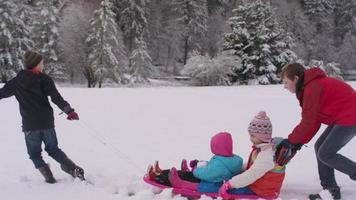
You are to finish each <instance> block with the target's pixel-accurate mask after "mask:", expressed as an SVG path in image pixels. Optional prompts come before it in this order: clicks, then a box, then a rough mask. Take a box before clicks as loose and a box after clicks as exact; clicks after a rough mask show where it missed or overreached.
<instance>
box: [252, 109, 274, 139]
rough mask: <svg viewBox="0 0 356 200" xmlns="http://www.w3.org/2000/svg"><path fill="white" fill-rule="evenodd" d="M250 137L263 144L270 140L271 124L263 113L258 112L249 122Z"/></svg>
mask: <svg viewBox="0 0 356 200" xmlns="http://www.w3.org/2000/svg"><path fill="white" fill-rule="evenodd" d="M248 132H249V134H250V135H253V136H255V137H257V138H258V139H260V140H262V141H263V142H269V141H271V139H272V123H271V121H270V120H269V118H268V117H267V114H266V112H265V111H260V112H259V113H258V114H257V115H256V116H255V117H254V118H253V119H252V121H251V122H250V124H249V126H248Z"/></svg>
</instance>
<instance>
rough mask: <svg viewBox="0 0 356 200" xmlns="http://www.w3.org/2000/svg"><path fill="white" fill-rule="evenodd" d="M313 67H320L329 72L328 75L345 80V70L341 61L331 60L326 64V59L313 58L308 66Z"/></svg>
mask: <svg viewBox="0 0 356 200" xmlns="http://www.w3.org/2000/svg"><path fill="white" fill-rule="evenodd" d="M311 67H319V68H320V69H322V70H323V71H324V72H325V73H326V74H327V76H329V77H334V78H337V79H340V80H343V77H342V74H343V72H342V71H341V69H340V64H339V63H336V62H330V63H327V64H326V65H324V61H322V60H311V61H310V62H309V65H308V67H307V68H311Z"/></svg>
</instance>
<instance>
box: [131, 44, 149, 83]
mask: <svg viewBox="0 0 356 200" xmlns="http://www.w3.org/2000/svg"><path fill="white" fill-rule="evenodd" d="M135 46H136V47H137V48H136V49H135V50H133V51H132V55H131V57H130V60H132V69H133V73H132V78H131V79H132V80H133V82H134V83H147V82H149V80H148V78H149V77H150V75H151V73H152V59H151V57H150V55H149V54H148V53H147V47H146V43H145V42H144V41H143V39H141V40H139V39H137V40H136V45H135Z"/></svg>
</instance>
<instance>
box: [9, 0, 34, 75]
mask: <svg viewBox="0 0 356 200" xmlns="http://www.w3.org/2000/svg"><path fill="white" fill-rule="evenodd" d="M16 5H17V6H18V7H17V11H16V14H15V15H16V16H18V18H19V19H18V20H15V24H16V27H15V29H14V33H13V34H14V37H15V38H16V47H15V49H14V51H13V54H14V56H15V57H16V60H15V63H16V64H15V66H16V69H17V71H19V70H21V69H23V62H22V57H23V55H24V54H25V52H26V51H27V50H30V49H32V47H33V45H34V42H33V41H32V38H31V36H30V25H31V21H30V20H31V19H30V16H31V13H30V8H29V6H28V4H27V3H26V2H25V1H23V0H17V1H16Z"/></svg>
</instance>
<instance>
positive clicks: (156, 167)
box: [153, 160, 162, 174]
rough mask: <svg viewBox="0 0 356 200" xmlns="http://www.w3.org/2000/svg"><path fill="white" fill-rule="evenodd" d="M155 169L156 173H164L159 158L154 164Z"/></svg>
mask: <svg viewBox="0 0 356 200" xmlns="http://www.w3.org/2000/svg"><path fill="white" fill-rule="evenodd" d="M153 171H154V173H155V174H160V173H162V169H161V168H160V167H159V164H158V160H156V161H155V163H154V164H153Z"/></svg>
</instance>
